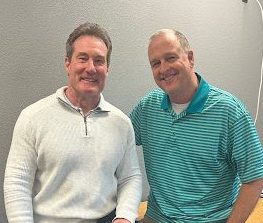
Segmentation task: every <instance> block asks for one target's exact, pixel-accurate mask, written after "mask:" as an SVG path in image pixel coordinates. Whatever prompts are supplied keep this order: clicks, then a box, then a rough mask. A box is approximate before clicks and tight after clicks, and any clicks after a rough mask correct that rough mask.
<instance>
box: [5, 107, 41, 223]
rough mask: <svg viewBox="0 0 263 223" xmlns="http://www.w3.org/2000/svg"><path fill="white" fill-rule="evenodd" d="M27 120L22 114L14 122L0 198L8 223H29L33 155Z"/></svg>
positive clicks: (32, 143)
mask: <svg viewBox="0 0 263 223" xmlns="http://www.w3.org/2000/svg"><path fill="white" fill-rule="evenodd" d="M32 135H33V134H32V127H31V125H30V119H29V118H28V117H27V116H25V115H24V113H23V112H22V113H21V114H20V116H19V118H18V120H17V122H16V125H15V128H14V132H13V139H12V143H11V147H10V152H9V155H8V159H7V164H6V170H5V179H4V198H5V208H6V215H7V218H8V221H9V223H24V222H27V223H33V222H34V220H33V208H32V187H33V182H34V177H35V172H36V162H37V155H36V151H35V149H34V137H32Z"/></svg>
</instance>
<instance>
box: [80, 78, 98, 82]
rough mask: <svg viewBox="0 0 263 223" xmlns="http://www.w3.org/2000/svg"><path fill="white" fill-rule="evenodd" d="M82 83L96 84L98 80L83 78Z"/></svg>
mask: <svg viewBox="0 0 263 223" xmlns="http://www.w3.org/2000/svg"><path fill="white" fill-rule="evenodd" d="M81 81H85V82H96V81H97V80H96V79H94V78H81Z"/></svg>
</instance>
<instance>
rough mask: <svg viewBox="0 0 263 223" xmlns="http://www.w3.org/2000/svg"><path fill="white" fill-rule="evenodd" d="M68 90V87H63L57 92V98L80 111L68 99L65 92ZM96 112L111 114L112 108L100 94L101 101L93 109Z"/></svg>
mask: <svg viewBox="0 0 263 223" xmlns="http://www.w3.org/2000/svg"><path fill="white" fill-rule="evenodd" d="M66 89H67V86H64V87H61V88H59V89H58V90H57V91H56V96H57V98H58V99H59V100H60V101H62V102H63V103H64V104H67V105H68V106H70V107H72V108H74V109H75V110H79V109H80V108H79V107H77V106H75V105H73V104H72V103H71V102H70V100H69V99H68V98H67V97H66V94H65V90H66ZM93 110H94V111H102V112H109V111H110V110H111V107H110V106H109V103H107V102H106V101H105V99H104V97H103V95H102V94H100V101H99V104H98V106H97V107H96V108H94V109H93Z"/></svg>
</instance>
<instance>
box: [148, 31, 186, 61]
mask: <svg viewBox="0 0 263 223" xmlns="http://www.w3.org/2000/svg"><path fill="white" fill-rule="evenodd" d="M180 51H181V47H180V43H179V41H178V40H177V37H176V36H175V35H174V34H173V33H161V34H159V35H157V36H155V37H153V38H152V39H151V41H150V43H149V47H148V56H149V58H151V57H156V56H158V55H161V54H163V53H171V52H174V53H179V52H180Z"/></svg>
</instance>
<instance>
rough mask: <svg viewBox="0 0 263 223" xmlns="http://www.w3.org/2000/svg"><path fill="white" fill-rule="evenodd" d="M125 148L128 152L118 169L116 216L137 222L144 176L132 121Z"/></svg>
mask: <svg viewBox="0 0 263 223" xmlns="http://www.w3.org/2000/svg"><path fill="white" fill-rule="evenodd" d="M125 149H126V152H125V154H124V157H123V159H122V161H121V163H120V165H119V167H118V169H117V178H118V188H117V190H118V191H117V207H116V218H125V219H127V220H129V221H130V222H135V219H136V217H137V215H138V207H139V203H140V201H141V194H142V177H141V171H140V167H139V162H138V157H137V152H136V146H135V137H134V131H133V128H132V125H131V123H130V135H129V137H128V140H127V145H126V148H125Z"/></svg>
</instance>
